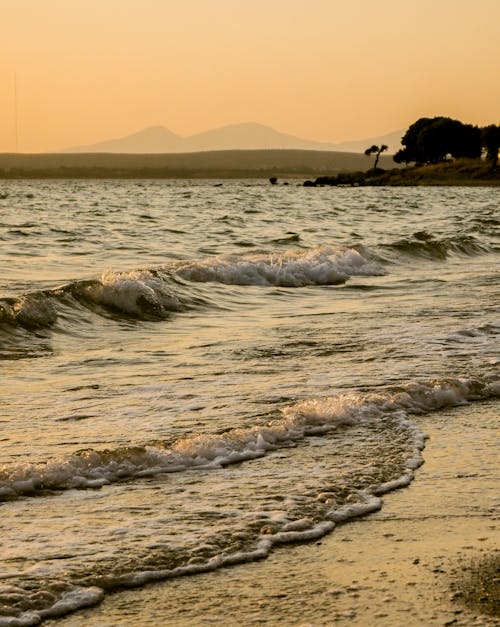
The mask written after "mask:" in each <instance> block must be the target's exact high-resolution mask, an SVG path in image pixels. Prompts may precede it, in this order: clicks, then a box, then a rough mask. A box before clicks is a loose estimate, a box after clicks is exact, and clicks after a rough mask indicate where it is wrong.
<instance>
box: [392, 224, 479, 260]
mask: <svg viewBox="0 0 500 627" xmlns="http://www.w3.org/2000/svg"><path fill="white" fill-rule="evenodd" d="M381 247H382V248H383V249H389V250H394V251H397V252H399V253H403V254H405V255H408V256H412V257H424V258H426V259H443V260H444V259H447V258H448V257H449V256H450V255H452V254H458V255H464V256H473V255H479V254H482V253H486V252H489V248H488V247H487V246H486V245H484V244H482V243H481V242H479V241H478V240H477V239H476V238H475V237H473V236H472V235H455V236H452V237H445V238H438V237H435V236H434V235H433V234H431V233H428V232H427V231H417V232H416V233H414V234H413V235H412V236H411V237H407V238H404V239H401V240H398V241H396V242H392V243H390V244H382V246H381Z"/></svg>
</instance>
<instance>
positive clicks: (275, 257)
mask: <svg viewBox="0 0 500 627" xmlns="http://www.w3.org/2000/svg"><path fill="white" fill-rule="evenodd" d="M177 273H178V274H179V275H180V276H182V277H183V278H185V279H187V280H189V281H198V282H208V281H213V282H217V283H225V284H227V285H274V286H280V287H305V286H309V285H338V284H340V283H345V281H346V280H347V279H348V278H349V277H350V276H360V275H361V276H371V275H375V276H377V275H381V274H385V272H384V270H383V268H382V267H381V266H380V265H379V264H378V263H376V262H375V261H372V260H371V259H370V258H369V257H368V253H367V252H366V250H365V249H363V248H362V247H360V248H359V249H357V248H334V247H332V246H320V247H317V248H314V249H312V250H307V251H304V250H290V251H287V252H284V253H279V254H273V253H270V254H253V255H221V256H218V257H214V258H210V259H205V260H202V261H194V262H190V263H186V264H183V265H180V266H179V267H178V268H177Z"/></svg>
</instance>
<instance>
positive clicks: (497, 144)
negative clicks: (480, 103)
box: [482, 124, 500, 169]
mask: <svg viewBox="0 0 500 627" xmlns="http://www.w3.org/2000/svg"><path fill="white" fill-rule="evenodd" d="M482 139H483V146H484V147H485V148H486V158H487V159H489V160H490V161H491V167H492V168H493V169H495V168H496V167H497V164H498V151H499V150H500V126H495V125H494V124H490V125H489V126H485V127H484V128H483V129H482Z"/></svg>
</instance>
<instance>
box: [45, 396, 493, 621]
mask: <svg viewBox="0 0 500 627" xmlns="http://www.w3.org/2000/svg"><path fill="white" fill-rule="evenodd" d="M497 418H498V403H495V402H486V403H475V404H473V405H471V406H467V407H461V408H456V409H453V410H447V411H442V412H439V413H435V414H430V415H427V416H425V417H422V418H417V421H418V422H419V424H420V426H421V427H422V429H423V430H424V432H425V433H426V434H427V435H428V436H429V439H428V441H427V446H426V449H425V451H424V459H425V463H424V465H423V466H422V467H421V468H420V469H418V470H417V472H416V476H415V480H414V481H413V483H412V484H411V485H410V487H409V488H406V489H403V490H399V491H396V492H393V493H391V494H387V495H386V496H385V497H384V506H383V508H382V510H381V511H379V512H377V513H375V514H373V515H371V516H368V517H366V518H363V519H359V520H356V521H353V522H350V523H347V524H344V525H341V526H338V527H337V528H336V529H335V530H334V531H333V533H331V534H330V535H329V536H327V537H325V538H323V539H322V540H321V541H318V542H315V543H312V544H305V545H297V546H294V547H290V546H288V547H285V548H283V549H279V550H277V551H275V552H274V553H272V555H271V556H270V557H269V559H267V560H265V561H263V562H257V563H252V564H244V565H241V566H237V567H234V568H229V569H225V570H221V571H218V572H214V573H209V574H207V575H201V576H195V577H189V578H184V579H178V580H174V581H168V582H164V583H160V584H156V585H152V586H149V587H146V588H144V589H140V590H130V591H124V592H121V593H118V594H115V595H113V596H111V597H110V598H108V599H106V600H105V601H104V602H103V603H102V604H101V605H100V606H98V607H96V608H93V609H88V610H85V611H82V612H79V613H77V614H75V615H73V616H69V617H67V618H65V619H62V620H60V621H58V622H57V624H58V625H59V626H63V625H64V626H68V627H69V626H76V625H100V626H112V625H127V626H129V625H130V626H132V625H136V626H138V625H140V626H142V625H145V626H146V625H147V626H149V625H172V626H182V625H214V624H215V625H297V626H299V625H301V626H306V625H314V626H320V625H321V626H324V625H330V624H339V625H381V626H385V625H403V624H404V625H407V626H410V625H415V626H417V625H457V626H466V625H499V624H500V620H499V618H498V555H499V553H498V546H499V543H498V541H499V533H498V481H497V478H496V477H495V472H496V470H497V468H498V448H497V444H496V443H497V442H498V428H497V426H496V423H497ZM492 560H493V561H494V562H495V564H494V565H493V566H492ZM488 564H489V566H488ZM495 569H496V575H495ZM495 577H496V581H495ZM495 588H496V595H495ZM495 596H496V601H495V598H494V597H495ZM495 604H496V611H495ZM495 613H496V616H495ZM47 624H56V623H55V622H50V623H47Z"/></svg>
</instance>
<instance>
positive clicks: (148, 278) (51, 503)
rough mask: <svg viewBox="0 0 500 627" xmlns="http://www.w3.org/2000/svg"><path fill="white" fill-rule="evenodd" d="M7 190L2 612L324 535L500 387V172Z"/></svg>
mask: <svg viewBox="0 0 500 627" xmlns="http://www.w3.org/2000/svg"><path fill="white" fill-rule="evenodd" d="M1 191H2V199H0V242H1V246H0V260H1V264H2V269H3V272H2V276H1V278H0V369H1V388H2V400H3V403H2V405H3V407H2V415H1V418H0V421H1V434H0V438H1V444H2V446H1V460H0V462H1V464H2V465H1V466H0V499H2V502H1V503H0V507H1V509H2V517H1V519H0V527H1V531H2V547H3V548H2V558H3V559H2V563H1V566H0V625H1V624H8V625H17V624H19V625H21V624H27V625H29V624H37V623H38V622H40V621H41V620H42V619H43V618H45V617H48V616H53V615H60V614H64V613H67V612H68V611H71V610H73V609H77V608H78V607H82V606H84V605H88V604H92V603H96V602H98V601H99V600H100V599H102V598H103V596H104V595H106V594H107V593H109V592H111V591H114V590H117V589H120V588H121V587H126V586H131V585H142V584H145V583H147V582H148V581H153V580H158V579H163V578H169V577H172V576H175V575H178V574H185V573H196V572H204V571H207V570H213V569H216V568H218V567H220V566H223V565H225V564H231V563H236V562H242V561H243V562H244V561H248V560H252V559H256V558H262V557H265V556H266V555H267V554H268V553H269V551H270V550H272V547H273V546H276V545H278V544H279V545H281V544H283V543H286V542H290V541H298V540H307V539H311V538H315V537H319V536H321V535H323V534H324V533H327V532H329V531H331V530H332V529H333V528H334V526H335V523H336V522H337V521H339V520H345V519H347V518H349V517H352V516H356V515H360V514H362V513H366V512H369V511H372V510H374V509H376V508H378V507H379V506H380V501H379V498H378V497H379V495H380V494H382V493H384V492H385V491H387V490H389V489H393V488H395V487H399V486H404V485H406V484H407V483H408V482H409V481H410V480H411V478H412V474H413V470H414V469H415V468H416V467H417V466H418V465H419V464H420V463H421V460H422V458H421V453H420V451H421V449H422V448H423V446H424V437H423V434H422V433H421V432H420V431H419V429H418V427H417V426H416V424H415V422H414V421H413V420H412V415H414V414H416V413H424V412H431V411H435V410H439V409H441V408H444V407H453V406H455V405H460V404H463V403H466V402H474V401H476V400H481V399H485V398H496V397H498V395H499V394H500V383H499V377H498V365H499V359H498V355H499V354H500V351H499V341H498V339H499V335H500V322H499V315H498V314H499V311H500V298H499V285H500V282H499V278H498V268H499V252H500V231H499V218H498V216H499V210H498V209H499V204H500V203H499V200H500V193H499V192H498V191H497V190H495V189H492V188H474V189H466V188H432V189H425V188H416V189H397V188H394V189H389V188H373V189H371V188H361V189H360V188H358V189H350V188H349V189H348V188H337V189H308V188H305V189H304V188H302V187H297V186H294V185H293V186H292V185H290V186H273V187H270V186H268V185H265V184H261V183H255V182H246V181H240V182H226V181H224V182H223V185H222V186H221V185H214V182H185V181H183V182H163V181H152V182H148V181H146V182H139V183H137V182H133V181H126V182H117V181H104V182H102V181H100V182H92V181H85V182H80V181H78V182H74V181H60V182H22V183H21V182H8V183H3V184H2V190H1ZM4 196H6V197H5V198H3V197H4ZM2 616H3V618H2Z"/></svg>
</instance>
